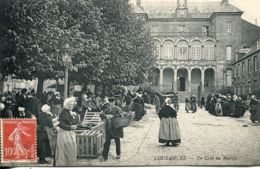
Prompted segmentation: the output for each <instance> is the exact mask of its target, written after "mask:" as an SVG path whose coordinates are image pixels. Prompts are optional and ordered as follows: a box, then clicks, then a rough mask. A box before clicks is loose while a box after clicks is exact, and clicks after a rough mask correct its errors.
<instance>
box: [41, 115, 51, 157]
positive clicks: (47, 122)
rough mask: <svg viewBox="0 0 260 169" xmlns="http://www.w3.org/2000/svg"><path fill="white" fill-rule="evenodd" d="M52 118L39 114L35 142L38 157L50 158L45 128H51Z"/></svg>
mask: <svg viewBox="0 0 260 169" xmlns="http://www.w3.org/2000/svg"><path fill="white" fill-rule="evenodd" d="M52 119H53V116H51V115H50V114H47V113H43V112H40V113H39V118H38V126H37V140H38V151H40V152H39V155H40V156H41V155H42V156H43V158H44V157H50V156H51V147H50V142H49V138H48V134H47V131H46V129H45V127H50V128H51V127H53V124H52ZM43 154H44V155H43Z"/></svg>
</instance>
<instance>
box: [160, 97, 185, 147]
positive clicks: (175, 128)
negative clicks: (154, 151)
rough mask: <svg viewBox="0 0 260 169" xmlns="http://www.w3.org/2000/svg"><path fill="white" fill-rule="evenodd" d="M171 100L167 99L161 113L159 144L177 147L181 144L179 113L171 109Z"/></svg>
mask: <svg viewBox="0 0 260 169" xmlns="http://www.w3.org/2000/svg"><path fill="white" fill-rule="evenodd" d="M171 103H172V101H171V99H170V98H166V99H165V105H164V106H163V107H162V109H161V110H160V111H159V114H158V115H159V118H160V120H161V121H160V130H159V143H165V145H167V146H168V145H169V144H170V143H171V144H172V146H176V145H177V144H178V143H181V135H180V129H179V125H178V121H177V112H176V111H175V110H174V109H173V107H171Z"/></svg>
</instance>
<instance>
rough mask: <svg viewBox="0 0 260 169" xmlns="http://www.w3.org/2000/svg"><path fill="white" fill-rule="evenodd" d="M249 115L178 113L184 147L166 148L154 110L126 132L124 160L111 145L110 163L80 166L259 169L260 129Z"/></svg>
mask: <svg viewBox="0 0 260 169" xmlns="http://www.w3.org/2000/svg"><path fill="white" fill-rule="evenodd" d="M249 115H250V114H249V112H246V114H245V116H244V117H243V118H240V119H235V118H231V117H215V116H213V115H210V114H209V113H208V112H206V111H205V110H204V109H203V110H202V109H198V112H197V113H195V114H193V113H185V112H184V104H181V106H180V110H179V112H178V121H179V126H180V130H181V136H182V143H181V144H180V145H179V146H178V147H172V146H169V147H166V146H163V145H161V144H159V143H158V131H159V123H160V121H159V118H158V117H157V115H156V112H155V110H154V107H152V109H148V110H147V115H145V117H144V118H143V119H142V120H141V121H138V122H136V121H134V122H133V123H132V124H131V125H130V126H129V127H127V128H125V129H124V138H123V139H122V140H121V147H122V154H121V156H122V157H121V159H120V160H116V159H115V145H114V142H113V141H112V145H111V149H110V155H109V159H108V161H105V162H101V157H100V158H99V159H80V160H79V161H78V165H79V166H129V165H130V166H136V165H142V166H147V165H259V164H260V159H259V157H260V145H259V140H260V134H259V132H260V125H259V124H253V123H252V122H251V121H249Z"/></svg>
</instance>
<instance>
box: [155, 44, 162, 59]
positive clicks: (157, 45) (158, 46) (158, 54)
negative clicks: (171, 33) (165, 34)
mask: <svg viewBox="0 0 260 169" xmlns="http://www.w3.org/2000/svg"><path fill="white" fill-rule="evenodd" d="M154 46H155V50H154V55H155V56H156V58H157V59H160V57H161V56H160V50H161V44H160V42H159V41H158V40H155V41H154Z"/></svg>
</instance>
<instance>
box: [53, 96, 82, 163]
mask: <svg viewBox="0 0 260 169" xmlns="http://www.w3.org/2000/svg"><path fill="white" fill-rule="evenodd" d="M75 103H76V102H75V97H70V98H67V99H66V100H65V101H64V103H63V107H64V108H63V110H62V111H61V114H60V116H59V122H60V124H59V127H60V130H59V131H58V135H57V146H56V152H55V161H54V166H74V165H75V162H76V160H77V143H76V134H75V130H76V128H77V124H78V122H79V117H78V115H77V113H75V112H72V109H73V107H74V106H75Z"/></svg>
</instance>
